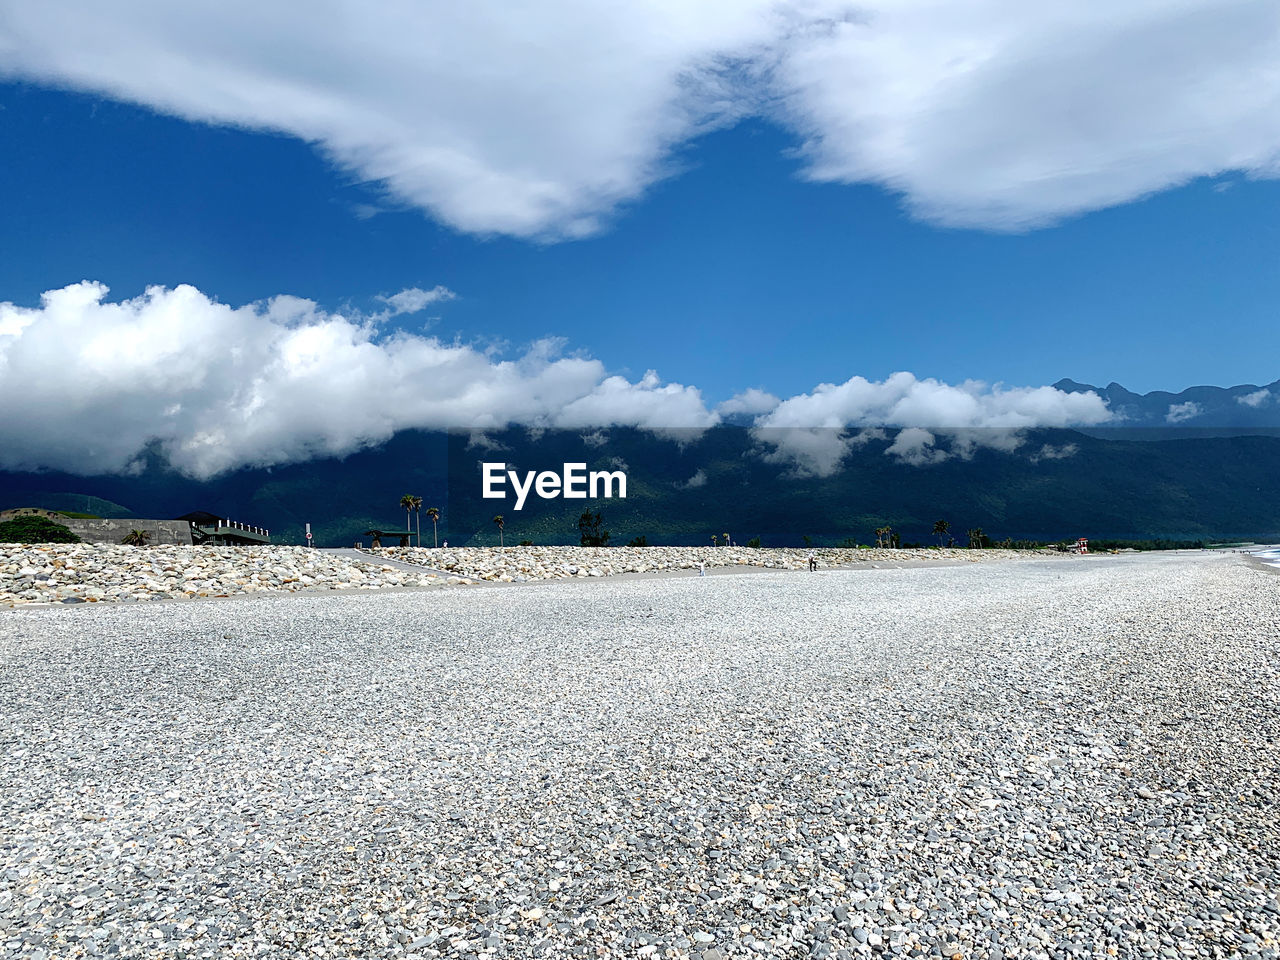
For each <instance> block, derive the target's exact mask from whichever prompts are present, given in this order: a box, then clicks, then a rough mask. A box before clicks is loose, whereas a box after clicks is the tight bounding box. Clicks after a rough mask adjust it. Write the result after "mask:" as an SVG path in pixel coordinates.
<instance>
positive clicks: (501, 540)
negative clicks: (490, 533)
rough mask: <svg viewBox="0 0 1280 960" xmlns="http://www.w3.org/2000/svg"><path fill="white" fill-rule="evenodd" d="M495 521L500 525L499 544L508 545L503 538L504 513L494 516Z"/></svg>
mask: <svg viewBox="0 0 1280 960" xmlns="http://www.w3.org/2000/svg"><path fill="white" fill-rule="evenodd" d="M493 522H494V523H496V524H497V525H498V546H499V547H506V543H505V542H504V541H503V539H502V527H503V522H502V514H498V515H497V516H496V517H494V518H493Z"/></svg>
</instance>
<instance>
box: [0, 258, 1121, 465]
mask: <svg viewBox="0 0 1280 960" xmlns="http://www.w3.org/2000/svg"><path fill="white" fill-rule="evenodd" d="M440 291H444V288H442V287H440V288H436V289H435V290H434V291H422V290H417V289H414V290H409V291H405V292H404V293H403V295H401V294H397V295H393V296H385V297H381V298H379V299H380V300H381V302H384V303H387V304H390V305H392V307H393V309H395V310H398V311H402V312H412V311H416V310H419V309H422V308H424V307H426V306H427V305H429V304H434V303H438V302H441V301H445V300H448V299H449V298H450V297H452V296H453V294H452V293H451V292H448V291H445V292H440ZM446 293H447V294H448V295H447V296H446ZM107 294H108V289H107V287H106V286H104V285H103V284H101V283H93V282H89V281H84V282H82V283H77V284H73V285H71V286H67V287H64V288H62V289H59V290H50V291H48V292H46V293H45V294H44V295H43V296H42V298H41V303H40V306H38V307H34V308H29V307H20V306H15V305H14V304H12V303H0V409H3V410H4V411H5V414H6V415H5V417H4V418H3V419H2V420H0V468H4V469H11V470H30V469H38V468H51V469H59V470H67V471H70V472H73V473H83V474H88V473H120V472H128V471H130V470H132V469H135V468H136V466H137V464H138V462H139V458H140V457H141V456H143V455H144V454H145V453H146V452H147V451H148V450H156V451H158V452H160V453H161V454H163V456H164V457H166V458H167V460H168V461H169V462H170V463H171V464H172V465H173V467H174V468H176V469H177V470H179V471H181V472H183V473H185V474H188V475H190V476H194V477H209V476H213V475H216V474H218V473H221V472H224V471H227V470H231V469H234V468H236V467H241V466H270V465H274V464H284V463H292V462H299V461H305V460H309V459H313V458H316V457H323V456H341V455H344V454H348V453H351V452H353V451H355V450H358V449H361V448H364V447H368V446H372V445H376V444H378V443H380V442H382V441H385V440H387V439H388V438H390V437H391V436H392V435H393V434H394V433H396V432H397V431H399V430H405V429H413V428H422V429H446V428H456V427H463V428H471V429H474V430H480V431H483V430H485V429H492V428H500V427H505V426H509V425H523V426H528V427H535V428H566V429H573V430H581V431H587V432H590V431H592V430H593V429H597V428H607V427H610V426H631V427H639V428H643V429H647V430H651V431H657V432H662V431H678V430H688V429H705V428H708V427H711V426H714V425H716V424H718V423H720V422H722V411H724V412H733V413H738V414H751V415H754V421H753V422H754V423H755V424H756V426H757V427H758V428H759V430H760V431H761V436H762V437H764V438H767V439H766V441H765V442H766V445H767V447H768V449H770V450H771V451H772V455H775V456H778V457H780V458H781V460H783V461H787V462H793V463H795V464H797V465H799V466H800V467H801V468H802V469H807V470H810V471H813V472H822V471H824V470H826V471H829V470H833V469H836V468H837V467H838V466H839V464H840V462H841V460H842V459H843V457H844V455H845V454H846V453H847V451H848V450H849V449H851V448H852V447H854V446H856V445H857V444H858V443H859V442H861V440H860V438H861V439H866V438H867V437H868V436H870V435H871V433H870V432H869V431H872V430H875V429H877V428H879V427H895V428H912V431H913V432H910V433H904V434H902V435H900V436H899V437H898V439H897V441H896V442H895V444H894V446H893V447H892V448H891V450H890V453H891V455H893V456H897V457H900V458H901V459H903V460H904V461H905V462H911V463H919V464H924V463H928V462H934V461H936V460H937V459H938V458H939V457H941V456H952V455H963V451H964V450H965V449H966V445H967V448H968V449H972V448H973V447H974V446H975V445H987V446H1001V445H1003V446H1002V448H1007V449H1013V448H1014V447H1016V446H1017V442H1016V440H1015V439H1009V438H1016V437H1017V431H1018V430H1020V429H1023V428H1028V427H1036V426H1069V425H1081V424H1097V423H1101V422H1105V421H1106V420H1107V419H1108V418H1109V416H1110V414H1109V412H1108V409H1107V405H1106V403H1105V402H1103V401H1102V400H1101V399H1100V398H1099V397H1098V396H1097V395H1096V394H1093V393H1087V392H1065V391H1062V390H1057V389H1055V388H1052V387H1034V388H1032V387H1023V388H1014V389H1008V388H1004V387H999V386H996V387H990V386H987V385H985V384H982V383H977V382H966V383H963V384H960V385H958V386H953V385H949V384H945V383H941V382H939V381H936V380H929V379H924V380H921V379H917V378H916V377H915V376H913V375H912V374H909V373H898V374H895V375H893V376H892V377H890V378H888V379H887V380H885V381H883V382H873V381H868V380H865V379H863V378H862V377H853V378H852V379H850V380H849V381H847V382H845V383H843V384H821V385H819V386H818V387H816V388H815V389H814V390H813V391H811V392H809V393H806V394H802V395H799V396H795V397H791V398H788V399H785V400H781V401H779V399H778V398H777V397H774V396H772V395H770V394H767V393H764V392H763V391H761V390H758V389H753V390H747V391H744V392H743V393H741V394H739V395H738V396H736V397H735V398H733V399H732V400H730V401H727V402H726V403H725V404H723V405H722V406H721V407H720V408H719V409H716V408H713V407H711V406H709V405H708V403H707V402H706V400H705V399H704V397H703V395H702V393H701V391H700V390H699V389H698V388H697V387H696V386H692V385H684V384H678V383H665V382H663V381H662V380H661V378H660V377H659V376H658V374H657V373H656V372H654V371H652V370H651V371H648V372H646V373H645V374H644V375H643V376H641V377H640V378H639V379H637V380H630V379H628V378H626V377H624V376H620V375H617V374H610V373H609V371H608V370H607V369H606V367H605V365H604V364H603V363H602V362H601V361H600V360H597V359H593V358H590V357H584V356H580V355H573V354H566V353H565V349H564V348H565V344H563V343H561V342H559V341H555V340H540V341H537V342H535V343H533V344H531V345H530V346H529V347H528V348H527V349H525V350H524V352H523V353H522V354H520V355H519V356H517V357H515V358H514V359H505V358H503V357H502V356H501V355H497V354H494V353H492V352H487V351H483V350H480V349H477V348H476V347H474V346H471V345H468V344H465V343H460V342H453V343H446V342H444V341H442V340H440V339H438V338H436V337H431V336H426V335H422V334H412V333H406V332H404V331H402V330H394V329H389V328H387V327H386V326H385V324H384V323H383V320H382V317H383V313H382V312H379V313H375V314H372V315H368V316H365V315H361V314H358V313H356V314H343V313H336V312H330V311H326V310H324V309H321V308H320V307H319V306H317V305H316V304H315V303H314V302H312V301H309V300H304V299H300V298H298V297H292V296H278V297H274V298H272V299H270V300H268V301H266V302H263V303H255V304H248V305H244V306H239V307H233V306H229V305H227V304H223V303H219V302H218V301H217V300H215V299H213V298H211V297H209V296H208V295H207V294H205V293H202V292H201V291H200V290H197V289H196V288H194V287H191V286H186V285H183V286H179V287H177V288H174V289H166V288H163V287H152V288H150V289H148V290H147V291H146V293H145V294H143V295H142V296H140V297H137V298H134V299H131V300H123V301H117V302H113V301H110V300H109V299H108V298H107ZM993 428H994V429H993ZM851 430H852V431H855V432H850V431H851ZM937 430H945V431H947V432H948V436H949V438H950V441H949V442H950V446H949V452H946V453H944V452H943V450H941V449H940V448H939V447H937V446H935V443H934V438H933V436H932V435H931V434H928V431H937ZM856 431H861V432H856ZM927 434H928V435H927ZM881 435H883V434H881ZM966 437H967V438H968V439H965V438H966ZM996 437H1000V438H1004V439H992V438H996Z"/></svg>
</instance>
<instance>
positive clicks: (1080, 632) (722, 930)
mask: <svg viewBox="0 0 1280 960" xmlns="http://www.w3.org/2000/svg"><path fill="white" fill-rule="evenodd" d="M1278 648H1280V578H1278V577H1275V576H1272V575H1268V574H1266V573H1263V572H1261V571H1259V570H1257V569H1255V568H1253V567H1252V566H1250V565H1249V564H1248V563H1246V562H1245V561H1243V560H1242V559H1240V558H1238V557H1232V556H1214V555H1184V556H1174V557H1118V558H1099V557H1093V558H1079V559H1078V560H1073V561H1069V562H1061V561H1045V562H1035V561H1031V562H1023V563H1002V564H981V565H977V564H975V565H967V566H962V567H946V568H934V569H906V570H872V571H867V570H863V571H859V572H856V573H855V572H843V571H829V572H821V573H817V574H812V575H811V574H807V573H795V574H783V575H778V574H762V575H743V576H737V577H717V578H710V577H708V578H678V579H667V580H662V579H655V580H631V581H621V580H620V581H616V582H614V581H596V582H593V583H591V584H590V585H589V586H587V585H583V584H578V583H572V582H569V583H563V584H554V585H549V586H544V587H541V588H538V589H527V588H513V589H507V590H486V591H446V592H437V593H427V592H422V593H399V594H395V595H362V596H319V595H298V596H279V595H275V596H266V595H263V596H257V597H247V598H244V599H234V600H225V601H220V602H217V603H204V604H199V603H196V604H154V605H147V606H146V607H139V606H134V607H121V606H114V607H105V606H101V605H99V606H94V607H87V606H86V607H73V608H54V609H40V610H35V609H31V610H21V609H19V610H15V611H9V612H0V704H3V711H2V712H0V758H2V759H0V788H2V791H3V792H2V794H0V954H2V955H4V956H6V957H19V956H21V957H24V958H26V957H30V958H33V960H36V958H41V957H74V956H82V955H90V956H96V955H113V954H114V955H118V956H136V957H223V956H232V957H238V956H254V957H295V956H297V957H304V956H305V957H411V956H420V957H435V956H440V955H445V956H451V957H454V956H456V957H465V956H475V955H491V956H492V955H496V956H504V957H534V956H543V955H553V956H557V957H560V956H584V957H594V956H610V957H613V956H619V957H651V956H654V957H671V956H676V957H685V956H691V957H702V958H705V960H717V958H730V957H748V956H767V957H815V958H819V957H850V956H874V955H896V956H903V955H907V956H911V955H924V956H939V955H941V956H946V957H953V956H956V955H960V956H963V957H1001V956H1003V957H1009V958H1013V957H1093V956H1106V955H1111V956H1119V957H1162V958H1163V957H1179V956H1218V957H1227V956H1239V955H1254V956H1262V957H1275V956H1277V952H1278V948H1277V942H1276V937H1277V932H1278V931H1280V903H1278V902H1277V889H1278V887H1280V873H1278V872H1277V858H1278V857H1280V827H1278V826H1277V805H1276V799H1275V798H1276V795H1277V787H1278V786H1280V770H1278V761H1277V747H1276V736H1277V733H1278V732H1280V719H1278V715H1280V697H1278V696H1277V693H1278V691H1277V686H1278V684H1280V674H1278V672H1277V663H1278V662H1280V660H1278V658H1277V652H1278Z"/></svg>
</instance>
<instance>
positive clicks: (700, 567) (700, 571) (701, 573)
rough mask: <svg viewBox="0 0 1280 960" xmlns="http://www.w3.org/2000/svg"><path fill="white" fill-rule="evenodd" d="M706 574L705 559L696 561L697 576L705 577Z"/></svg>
mask: <svg viewBox="0 0 1280 960" xmlns="http://www.w3.org/2000/svg"><path fill="white" fill-rule="evenodd" d="M706 575H707V564H706V561H705V560H699V561H698V576H700V577H705V576H706Z"/></svg>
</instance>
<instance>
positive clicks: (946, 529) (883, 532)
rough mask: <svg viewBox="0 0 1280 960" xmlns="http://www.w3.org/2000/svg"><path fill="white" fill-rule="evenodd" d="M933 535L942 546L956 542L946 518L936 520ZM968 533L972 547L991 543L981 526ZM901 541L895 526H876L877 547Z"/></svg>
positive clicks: (894, 544) (889, 545)
mask: <svg viewBox="0 0 1280 960" xmlns="http://www.w3.org/2000/svg"><path fill="white" fill-rule="evenodd" d="M933 535H934V536H935V537H937V538H938V546H940V547H949V546H951V545H953V544H954V543H955V542H956V541H955V537H953V536H951V524H950V523H948V522H947V521H946V520H935V521H934V524H933ZM966 535H967V536H968V538H969V546H970V547H975V548H976V547H985V546H987V545H988V544H989V543H990V539H989V538H988V537H987V535H986V534H985V533H983V531H982V528H981V527H974V528H973V529H972V530H970V531H968V533H967V534H966ZM901 542H902V540H901V537H900V536H899V535H898V534H897V533H896V532H895V531H894V529H893V527H889V526H884V527H877V528H876V546H877V547H896V546H899V545H900V544H901Z"/></svg>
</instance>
